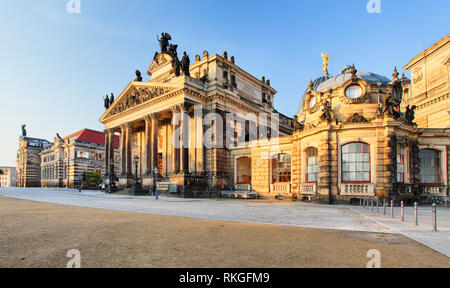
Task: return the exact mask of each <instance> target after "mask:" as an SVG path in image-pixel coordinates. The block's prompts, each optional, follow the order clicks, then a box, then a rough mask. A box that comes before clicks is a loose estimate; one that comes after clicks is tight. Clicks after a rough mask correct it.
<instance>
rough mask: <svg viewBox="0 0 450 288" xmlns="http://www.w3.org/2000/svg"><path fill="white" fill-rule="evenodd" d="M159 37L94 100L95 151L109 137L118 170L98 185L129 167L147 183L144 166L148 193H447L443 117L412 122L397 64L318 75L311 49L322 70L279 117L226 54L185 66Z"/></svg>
mask: <svg viewBox="0 0 450 288" xmlns="http://www.w3.org/2000/svg"><path fill="white" fill-rule="evenodd" d="M166 35H167V34H166ZM163 36H164V34H163ZM163 39H164V38H162V39H161V41H162V42H161V53H156V54H155V57H154V60H153V63H152V64H151V66H150V68H149V69H148V75H150V76H151V79H150V80H149V81H146V82H144V81H142V77H141V76H140V73H137V74H136V75H137V78H136V79H135V80H134V81H132V82H130V84H129V85H128V86H127V87H126V88H125V90H124V91H123V92H122V93H121V95H120V96H119V97H118V98H117V100H116V101H114V102H113V103H107V105H105V108H106V111H105V113H104V114H103V116H102V117H101V118H100V122H102V123H103V124H104V125H105V138H106V143H109V145H108V144H107V150H106V154H107V155H110V153H111V151H112V148H111V143H112V140H111V139H112V137H114V136H119V137H120V147H119V150H120V163H118V164H119V166H120V168H119V169H117V170H118V171H112V170H111V169H109V170H108V171H107V175H105V176H106V177H105V181H106V182H107V183H108V177H107V176H108V174H111V173H113V174H116V175H118V176H119V188H125V187H130V186H131V185H132V184H133V181H134V180H133V178H135V177H136V176H137V178H138V179H140V180H141V181H142V183H143V186H144V188H146V189H149V190H151V189H153V188H152V187H153V184H154V183H153V181H154V171H155V169H156V171H157V172H158V173H157V174H158V182H159V183H158V187H159V188H158V189H159V190H160V192H167V193H169V194H171V195H176V196H181V197H183V196H184V197H197V196H204V197H211V196H219V195H221V193H222V192H223V191H231V192H236V193H244V194H245V193H246V192H256V193H257V194H258V195H259V196H261V197H267V198H290V199H297V200H304V201H320V202H326V203H336V202H348V201H351V200H353V199H355V200H356V199H360V198H362V197H373V198H385V199H387V198H391V199H400V198H402V199H403V198H408V199H422V200H427V199H428V198H429V197H444V196H447V195H448V186H449V184H450V183H449V179H450V174H449V171H450V169H449V167H450V166H449V165H450V164H449V163H450V162H449V161H448V159H449V151H450V134H449V131H448V129H446V127H448V126H449V125H450V123H449V122H450V121H449V119H448V117H443V118H442V120H441V121H440V122H438V123H437V124H436V125H437V126H438V127H433V128H431V127H430V125H423V123H424V122H423V121H421V120H420V119H421V118H420V117H422V116H420V113H418V114H419V116H420V117H419V118H417V117H416V115H417V114H416V113H417V112H418V110H417V106H414V105H413V103H409V102H407V101H406V100H408V99H410V98H411V96H410V95H414V94H410V86H409V85H410V84H411V81H409V79H407V78H406V77H404V76H403V77H401V78H399V73H398V71H397V69H395V70H394V73H393V74H392V77H389V78H388V77H385V76H382V75H379V74H376V73H370V72H358V71H357V68H356V67H355V66H354V65H353V66H346V67H344V68H343V69H342V71H341V72H340V73H339V74H338V75H330V74H329V73H328V69H327V60H328V55H322V57H324V74H323V75H322V76H321V77H319V78H317V79H315V80H314V81H312V80H311V81H310V83H309V85H308V88H307V89H306V91H305V93H304V94H303V95H302V97H301V99H300V108H299V111H298V114H297V115H296V116H295V117H294V119H290V118H288V117H286V116H284V115H281V114H278V113H277V111H276V110H275V109H274V108H273V101H274V97H275V94H276V91H275V90H274V89H273V88H272V87H271V85H270V81H269V80H266V79H265V78H264V77H263V78H261V79H260V80H258V79H256V78H255V77H253V76H251V75H250V74H248V73H247V72H245V71H244V70H242V69H241V68H239V67H238V66H236V64H235V59H234V57H230V58H229V59H228V55H227V53H226V52H225V53H224V54H223V55H222V56H219V55H216V54H214V55H212V56H210V55H209V54H208V52H206V51H205V52H204V53H203V57H201V56H199V55H197V56H196V57H195V63H194V64H192V65H191V64H190V60H189V58H188V57H187V55H186V53H185V55H184V56H183V58H182V60H181V61H180V60H178V56H177V51H176V47H177V46H176V45H172V44H170V46H169V43H168V40H170V35H169V37H167V38H165V39H166V40H163ZM164 41H165V42H164ZM441 78H442V77H440V78H439V79H441ZM444 78H445V77H444ZM444 78H442V79H444ZM448 83H449V82H448V81H447V83H446V84H445V85H447V86H445V87H448ZM442 85H444V84H442ZM442 85H440V86H439V87H441V86H442ZM442 87H443V86H442ZM447 89H448V88H447ZM447 94H448V90H447ZM441 98H442V97H440V98H439V99H441ZM411 99H412V98H411ZM440 101H441V103H442V105H447V106H448V104H449V102H448V97H447V98H445V97H444V98H443V99H441V100H440ZM110 104H111V105H110ZM447 106H445V107H447ZM447 112H448V111H447ZM230 115H231V116H230ZM108 147H109V148H108ZM113 159H114V157H106V158H105V161H106V167H112V166H111V165H110V164H111V162H110V161H114V160H113ZM115 164H117V163H115Z"/></svg>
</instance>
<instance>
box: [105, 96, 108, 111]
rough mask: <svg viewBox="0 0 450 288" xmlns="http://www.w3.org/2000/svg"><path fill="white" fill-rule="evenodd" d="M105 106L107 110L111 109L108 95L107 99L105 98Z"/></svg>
mask: <svg viewBox="0 0 450 288" xmlns="http://www.w3.org/2000/svg"><path fill="white" fill-rule="evenodd" d="M104 102H105V103H104V105H105V109H108V108H109V97H108V95H106V97H105V98H104Z"/></svg>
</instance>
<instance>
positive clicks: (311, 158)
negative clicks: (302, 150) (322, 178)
mask: <svg viewBox="0 0 450 288" xmlns="http://www.w3.org/2000/svg"><path fill="white" fill-rule="evenodd" d="M317 153H318V152H317V149H316V148H308V149H307V150H306V167H307V168H306V169H307V170H306V182H308V183H317V174H318V172H319V164H318V162H317Z"/></svg>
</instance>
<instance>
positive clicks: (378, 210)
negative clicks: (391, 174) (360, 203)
mask: <svg viewBox="0 0 450 288" xmlns="http://www.w3.org/2000/svg"><path fill="white" fill-rule="evenodd" d="M378 213H380V203H379V199H378V198H377V214H378Z"/></svg>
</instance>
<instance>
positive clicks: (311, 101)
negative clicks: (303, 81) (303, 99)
mask: <svg viewBox="0 0 450 288" xmlns="http://www.w3.org/2000/svg"><path fill="white" fill-rule="evenodd" d="M316 103H317V101H316V97H312V98H311V100H309V108H310V109H312V108H314V106H316Z"/></svg>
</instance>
